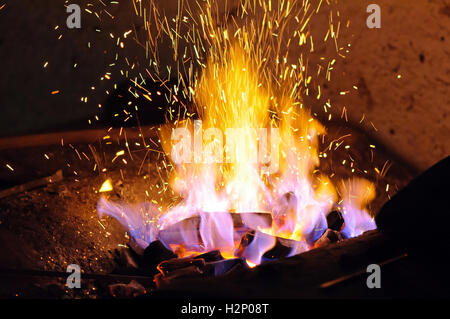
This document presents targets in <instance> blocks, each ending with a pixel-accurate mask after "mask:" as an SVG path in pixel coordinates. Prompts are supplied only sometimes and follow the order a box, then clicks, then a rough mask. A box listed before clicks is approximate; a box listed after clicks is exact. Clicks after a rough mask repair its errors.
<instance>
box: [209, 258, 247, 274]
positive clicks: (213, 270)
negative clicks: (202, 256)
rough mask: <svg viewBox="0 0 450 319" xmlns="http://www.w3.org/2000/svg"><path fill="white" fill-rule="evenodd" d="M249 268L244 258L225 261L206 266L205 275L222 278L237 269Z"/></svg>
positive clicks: (210, 263)
mask: <svg viewBox="0 0 450 319" xmlns="http://www.w3.org/2000/svg"><path fill="white" fill-rule="evenodd" d="M245 268H248V264H247V262H246V261H245V259H244V258H232V259H224V260H219V261H214V262H209V263H207V264H206V267H205V273H206V274H207V275H211V276H221V275H225V274H227V273H229V272H230V271H234V270H236V269H245Z"/></svg>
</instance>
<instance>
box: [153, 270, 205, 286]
mask: <svg viewBox="0 0 450 319" xmlns="http://www.w3.org/2000/svg"><path fill="white" fill-rule="evenodd" d="M203 274H204V272H203V270H202V269H200V268H199V267H197V266H195V265H191V266H188V267H184V268H180V269H176V270H174V271H173V272H171V273H170V274H167V275H165V274H163V273H159V274H157V275H155V277H154V278H153V281H154V282H155V285H156V288H161V287H162V286H165V285H168V284H170V283H172V282H173V281H175V280H178V279H182V278H193V277H202V276H203Z"/></svg>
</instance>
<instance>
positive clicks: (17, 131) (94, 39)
mask: <svg viewBox="0 0 450 319" xmlns="http://www.w3.org/2000/svg"><path fill="white" fill-rule="evenodd" d="M74 2H76V1H74ZM118 2H119V4H107V7H105V9H104V11H101V14H100V16H99V18H97V17H95V16H94V15H93V14H89V13H88V12H86V11H83V13H82V28H81V30H68V29H67V28H66V26H65V20H66V17H67V14H66V13H65V8H64V1H61V0H51V1H50V0H45V1H42V0H41V1H38V0H23V1H15V2H11V3H7V5H6V6H5V7H4V8H3V9H2V10H0V29H1V30H3V32H2V33H1V34H0V70H1V76H0V91H1V95H0V112H1V113H0V114H1V115H0V136H12V135H23V134H29V133H34V132H41V131H49V130H59V129H65V128H78V127H85V126H87V120H88V118H92V116H93V115H95V114H97V113H98V109H97V105H98V104H99V103H104V102H105V100H106V99H107V97H108V95H107V93H106V90H111V87H112V84H113V82H114V81H115V80H116V79H119V78H120V75H119V74H118V73H119V70H120V69H121V65H125V63H126V61H125V60H124V59H123V56H129V57H131V58H130V59H134V61H135V62H136V63H137V65H136V68H135V70H139V68H140V67H142V64H144V63H145V50H143V49H142V47H140V46H139V45H138V44H136V43H135V42H133V41H132V39H127V40H126V45H125V48H124V49H121V48H119V47H117V41H116V40H117V36H122V35H123V33H124V32H125V31H127V30H129V29H130V25H132V24H133V23H135V24H136V25H137V28H139V26H140V25H141V21H139V19H136V18H135V17H134V13H133V9H132V8H131V7H130V6H131V1H128V0H127V1H122V0H121V1H118ZM373 2H375V3H377V4H379V5H380V7H381V28H380V29H368V28H367V26H366V18H367V16H368V13H366V7H367V5H368V4H370V3H373ZM80 4H82V7H83V8H88V9H89V6H87V4H86V3H84V2H83V1H80ZM93 5H94V6H96V7H97V9H98V8H101V6H102V4H101V3H100V2H95V3H93ZM161 5H162V6H165V7H166V10H167V12H174V9H175V8H176V6H175V5H176V1H165V2H164V1H161ZM337 6H338V7H339V11H340V18H341V20H342V21H343V23H344V22H345V21H347V20H350V22H351V23H350V25H349V27H348V28H346V27H345V28H344V26H343V25H342V26H341V27H342V30H341V32H340V37H339V44H340V45H347V43H350V44H351V47H350V52H349V54H348V55H347V57H346V58H345V59H338V60H337V62H336V64H335V70H334V73H332V81H330V82H329V83H325V82H324V83H322V85H321V87H322V89H323V91H322V97H323V100H320V101H317V100H316V99H314V98H312V97H311V96H314V95H315V94H311V96H310V97H306V98H305V102H307V104H308V105H310V106H312V107H313V109H314V110H315V111H316V112H317V113H320V112H322V111H321V110H322V109H323V103H324V102H325V101H326V100H327V99H328V98H329V99H330V101H331V102H332V105H333V107H332V108H331V112H332V113H334V115H333V116H334V118H336V119H337V118H339V119H340V118H341V115H342V114H343V108H344V107H345V109H346V110H347V112H346V114H347V120H348V121H349V122H352V123H353V125H358V126H361V127H363V128H364V129H365V130H367V132H369V133H370V134H372V135H374V136H376V137H377V138H378V139H379V140H381V141H382V143H383V144H385V145H386V146H387V147H388V148H390V149H391V150H392V151H393V152H395V153H397V154H399V155H400V156H401V157H403V158H404V159H406V160H407V161H408V162H409V163H411V164H412V165H414V166H416V167H418V168H420V169H425V168H426V167H428V166H430V165H431V164H432V163H433V162H435V161H437V160H439V159H441V158H442V157H444V156H445V155H447V154H449V153H450V124H449V121H448V118H447V117H448V116H449V114H448V113H449V110H450V98H449V94H448V93H449V90H448V89H449V83H450V62H449V58H450V45H449V41H450V1H448V0H417V1H414V2H411V1H406V0H404V1H393V0H390V1H387V0H376V1H372V0H371V1H366V0H365V1H340V2H339V3H338V5H337ZM321 14H323V15H326V14H327V12H326V10H323V12H322V13H321ZM111 16H113V17H114V19H113V18H111ZM318 21H320V20H318ZM325 21H326V20H325ZM56 26H59V27H58V28H57V29H56V30H55V27H56ZM324 28H328V25H326V24H323V23H320V22H315V24H312V29H313V32H319V31H323V30H324ZM110 33H112V34H113V35H114V38H111V37H110V36H109V34H110ZM60 35H62V38H60V39H58V37H59V36H60ZM332 49H333V48H330V47H321V45H320V44H319V43H318V44H317V45H316V50H317V52H318V53H319V54H322V53H324V54H327V53H328V50H332ZM117 52H119V58H118V59H117V61H116V59H115V56H116V53H117ZM162 58H163V59H164V58H166V59H168V58H170V56H168V55H166V54H162ZM46 61H48V66H47V67H46V68H44V67H43V65H44V63H45V62H46ZM312 61H313V60H312ZM113 63H115V64H116V65H115V66H111V64H113ZM130 63H133V62H132V61H130ZM74 64H76V67H75V68H74ZM117 66H118V67H117ZM106 72H111V73H112V74H111V78H112V79H111V80H106V79H104V80H101V77H102V76H104V75H105V73H106ZM399 75H401V77H400V78H399V77H398V76H399ZM353 86H356V87H357V89H354V88H353ZM93 87H94V88H95V89H93ZM55 90H59V93H58V94H51V92H52V91H55ZM342 91H349V93H348V94H346V95H341V94H340V92H342ZM82 97H88V101H87V103H84V102H82V101H81V98H82ZM363 114H364V115H363ZM322 116H323V114H322ZM363 116H364V117H363ZM361 119H363V120H362V121H361ZM373 126H375V127H376V130H375V129H374V128H373Z"/></svg>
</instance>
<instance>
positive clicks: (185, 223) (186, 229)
mask: <svg viewBox="0 0 450 319" xmlns="http://www.w3.org/2000/svg"><path fill="white" fill-rule="evenodd" d="M217 213H219V214H220V213H222V214H223V212H217ZM206 214H215V213H206ZM230 216H231V218H232V220H233V228H234V230H235V234H236V236H238V237H237V238H236V239H237V240H238V239H239V238H240V237H241V236H242V235H243V234H245V232H246V231H248V230H249V229H250V228H249V227H248V226H246V225H245V220H252V219H257V220H258V221H259V222H261V225H259V226H260V227H270V226H271V225H272V214H270V213H265V212H243V213H230ZM199 229H200V217H199V216H193V217H189V218H186V219H184V220H182V221H179V222H177V223H175V224H173V225H170V226H168V227H166V228H165V229H162V230H160V232H159V234H158V238H159V239H160V240H161V241H162V242H164V243H166V244H175V245H181V244H183V245H185V246H186V240H185V239H186V237H188V238H190V239H191V240H190V243H189V244H190V246H189V247H187V248H188V249H192V250H195V249H199V248H201V246H202V239H201V236H200V233H199Z"/></svg>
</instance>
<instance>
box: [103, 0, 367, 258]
mask: <svg viewBox="0 0 450 319" xmlns="http://www.w3.org/2000/svg"><path fill="white" fill-rule="evenodd" d="M252 3H253V4H252ZM270 4H271V2H270V1H269V6H266V2H265V1H262V2H261V1H260V2H256V1H253V2H252V1H245V2H243V3H242V8H241V9H242V16H245V14H248V17H249V18H248V19H247V20H245V19H243V20H242V21H241V20H239V19H238V20H239V21H240V22H241V23H242V24H243V25H238V23H237V22H236V20H233V21H234V22H235V24H236V26H235V27H234V29H233V27H232V26H230V27H223V26H221V25H227V23H226V21H222V22H223V23H222V24H221V23H217V25H216V24H215V23H213V22H214V21H213V20H214V19H213V18H212V16H213V14H212V13H213V12H214V10H213V7H212V5H211V2H210V1H207V8H206V9H204V10H205V12H204V14H202V15H201V22H199V23H198V25H201V27H202V31H203V36H204V37H205V38H206V40H205V41H206V42H207V43H208V46H207V48H208V49H207V50H206V49H205V50H204V51H205V52H207V54H208V56H207V60H206V64H203V63H202V62H201V60H200V58H199V48H200V47H202V48H204V46H203V44H202V45H201V46H199V44H198V43H194V44H192V47H193V51H195V53H196V55H197V61H198V63H199V64H200V65H201V66H202V71H201V72H200V73H199V74H198V75H197V77H190V80H191V83H192V84H191V85H192V87H191V86H189V92H188V94H187V95H189V97H191V98H192V103H193V105H194V106H195V111H196V112H195V113H196V114H197V116H198V117H199V119H198V120H194V118H193V117H192V116H187V117H185V118H184V119H183V120H176V121H174V123H172V124H168V125H166V126H164V127H162V128H161V129H160V140H161V144H162V147H163V149H164V151H165V153H166V154H167V156H168V157H171V158H172V160H173V162H174V163H173V164H174V166H175V167H176V170H173V171H172V176H171V177H170V186H171V189H172V190H173V191H174V192H176V193H177V194H179V195H180V196H181V198H182V201H181V202H179V203H177V204H176V205H174V206H172V207H171V208H168V209H166V210H165V211H164V212H163V213H161V214H158V213H157V212H154V208H151V207H146V208H143V207H130V206H128V205H121V204H114V205H113V204H111V203H109V202H107V201H106V200H104V199H102V200H101V201H100V202H99V207H98V210H99V212H100V213H102V214H108V215H110V216H113V217H115V218H117V219H119V220H120V221H121V222H122V224H123V225H124V226H126V227H127V228H128V229H130V230H132V231H130V232H131V234H132V235H133V237H135V238H138V239H139V240H140V242H141V243H142V246H145V244H146V243H147V244H148V243H149V242H150V241H152V240H155V239H159V240H161V241H162V242H163V243H164V244H165V245H166V246H167V247H170V248H171V249H173V250H174V251H176V252H177V254H178V255H179V256H187V255H190V254H193V253H194V254H195V253H202V252H205V251H209V250H213V249H219V250H220V251H221V253H222V255H223V256H224V257H226V258H232V257H234V256H239V257H243V258H246V260H247V262H248V264H249V265H251V266H254V265H257V264H260V263H261V262H262V256H263V254H264V253H265V252H266V251H268V250H270V249H271V248H272V247H273V246H274V245H275V244H276V241H277V239H276V237H279V238H285V239H290V240H292V241H293V243H294V244H293V246H292V248H291V253H290V255H294V254H298V253H301V252H303V251H306V250H308V249H311V248H313V246H314V242H315V241H316V240H317V239H318V238H319V237H320V236H321V235H322V234H323V233H324V231H325V230H326V228H327V222H326V214H327V213H329V212H330V211H331V210H332V209H340V210H341V211H342V212H343V216H344V219H345V228H344V230H343V233H344V235H345V236H347V237H351V236H356V235H359V234H360V233H361V232H363V231H366V230H370V229H374V228H375V224H374V222H373V219H372V218H371V217H370V215H369V214H368V211H367V209H366V206H367V204H368V203H369V202H370V201H371V200H372V199H373V198H374V196H375V190H374V187H373V185H372V184H371V183H370V182H369V181H366V180H363V179H354V180H349V181H343V182H342V183H340V184H339V185H333V183H332V182H331V180H330V178H329V177H328V176H326V175H325V174H323V173H321V172H320V171H319V170H318V166H319V156H318V144H319V136H320V135H324V134H325V133H326V130H325V128H324V126H323V125H322V124H321V123H319V121H317V120H316V119H315V118H314V117H313V116H312V115H311V113H310V112H309V111H308V110H307V109H306V108H305V107H304V105H303V103H302V100H301V94H300V93H299V92H300V89H299V87H301V85H299V83H305V85H306V84H307V83H309V80H306V74H305V66H304V64H303V57H301V58H300V59H298V61H299V62H298V63H299V64H298V65H297V64H296V65H294V66H295V67H293V66H292V64H291V65H290V64H289V63H287V61H288V53H289V44H288V45H285V44H286V43H284V42H282V41H283V40H282V35H283V34H284V33H287V32H288V31H287V30H288V27H287V25H288V23H287V22H289V21H290V20H289V19H294V18H295V20H296V21H297V22H295V23H294V25H296V26H297V28H298V27H299V25H300V27H301V28H299V30H296V31H295V32H294V38H295V37H296V36H298V38H299V39H300V40H297V41H300V42H299V46H302V45H304V44H305V42H306V40H305V39H307V36H308V34H309V33H308V32H306V31H305V33H304V32H303V30H304V28H305V26H306V25H307V23H308V21H309V18H310V17H307V12H308V10H310V7H309V6H308V8H306V7H303V5H302V4H301V2H298V1H293V3H292V6H291V4H290V2H288V3H287V6H284V2H280V3H277V4H276V5H277V6H279V7H278V9H277V10H275V8H274V10H272V9H268V8H271V5H270ZM252 5H253V6H262V7H264V11H261V12H264V15H263V16H261V19H259V18H258V19H257V17H258V14H256V13H255V12H257V11H256V9H255V11H254V9H252ZM274 6H275V4H274ZM318 10H319V8H317V11H318ZM244 13H245V14H244ZM190 16H192V15H190ZM299 17H300V18H301V19H300V20H299ZM255 21H257V22H258V23H256V24H255ZM259 21H262V24H261V26H260V27H258V24H259ZM216 22H220V21H216ZM300 22H301V23H300ZM166 23H167V21H166ZM160 27H161V28H162V29H164V28H165V26H164V24H161V25H160ZM193 28H194V27H193ZM258 28H261V29H258ZM177 30H178V29H177ZM166 32H167V33H169V34H171V32H172V31H171V30H169V29H166ZM231 34H234V38H233V39H231V36H230V35H231ZM333 34H334V33H333ZM275 35H276V36H277V37H276V38H274V36H275ZM327 36H328V35H327ZM173 39H178V36H174V37H173ZM274 39H275V40H274ZM290 40H291V39H289V42H290ZM152 41H153V40H152ZM176 41H178V40H176ZM274 41H279V42H276V43H274ZM178 45H179V43H178V42H175V43H174V49H175V59H177V57H178V51H177V47H178ZM311 46H312V39H311ZM283 48H285V51H283ZM311 50H312V47H311ZM280 60H282V61H284V62H282V63H280ZM271 63H272V64H273V65H271ZM189 72H190V73H191V71H189ZM287 74H290V76H288V75H287ZM179 129H184V130H182V131H180V130H179ZM269 132H270V133H269ZM269 135H270V138H269ZM224 136H225V137H224ZM174 154H176V156H175V155H174ZM180 159H183V160H182V161H180ZM251 212H265V213H267V214H270V216H271V217H272V222H271V224H269V225H268V224H267V222H266V221H265V220H264V218H263V217H261V216H259V215H257V214H244V213H251ZM235 213H242V214H240V215H241V216H240V217H241V219H242V225H239V226H236V223H235V220H234V217H235V216H234V215H233V214H235ZM143 216H147V217H148V216H152V222H150V223H149V222H148V220H146V219H145V217H143ZM249 230H251V231H253V232H254V235H253V237H252V241H251V242H250V243H248V244H247V245H246V247H242V246H240V245H241V244H242V243H241V238H242V236H243V234H244V233H246V232H247V231H249Z"/></svg>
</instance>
